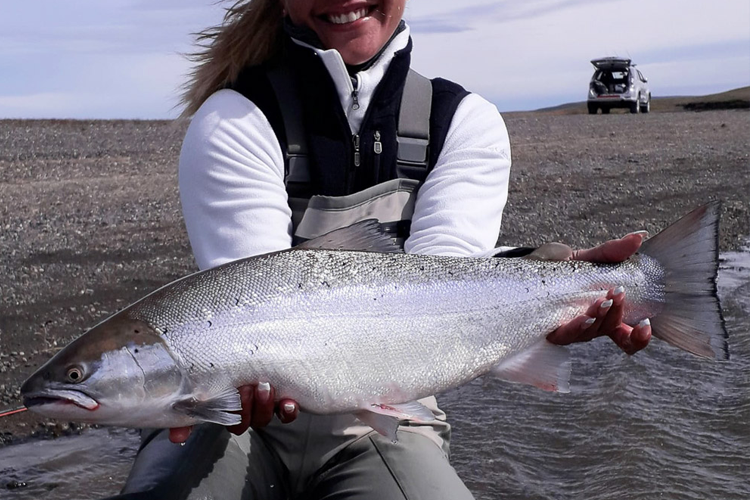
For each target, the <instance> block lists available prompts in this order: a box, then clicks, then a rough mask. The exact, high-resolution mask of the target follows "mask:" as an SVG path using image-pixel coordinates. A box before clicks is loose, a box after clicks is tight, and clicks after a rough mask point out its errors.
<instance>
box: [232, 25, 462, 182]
mask: <svg viewBox="0 0 750 500" xmlns="http://www.w3.org/2000/svg"><path fill="white" fill-rule="evenodd" d="M411 47H412V44H411V40H409V43H408V45H407V46H406V47H405V48H404V49H402V50H400V51H398V52H396V54H395V55H394V57H393V60H392V61H391V63H390V65H389V67H388V70H387V71H386V73H385V75H384V76H383V78H382V80H381V81H380V83H379V84H378V86H377V88H376V89H375V92H374V93H373V96H372V99H371V101H370V105H369V108H368V110H367V113H366V115H365V118H364V121H363V122H362V126H361V128H360V131H359V134H357V136H358V138H357V140H358V142H359V151H360V165H359V166H355V162H354V153H355V145H354V141H355V137H354V136H353V135H352V133H351V129H350V127H349V122H348V121H347V118H346V115H345V114H344V110H343V109H342V108H341V103H340V101H339V97H338V93H337V91H336V88H335V86H334V83H333V80H332V79H331V76H330V74H329V73H328V70H327V69H326V67H325V65H324V64H323V62H322V61H321V60H320V58H319V57H318V56H317V54H315V52H313V51H312V50H310V49H308V48H306V47H301V46H299V45H297V44H296V43H294V42H292V41H291V40H290V39H287V43H286V44H285V50H284V55H283V57H284V58H286V61H285V62H287V63H288V64H289V66H290V67H291V68H293V70H292V75H293V79H294V82H295V84H296V87H297V91H298V92H299V96H300V99H301V102H302V107H303V110H302V117H303V121H304V123H303V128H304V130H305V133H306V135H307V143H308V148H309V158H308V161H309V165H310V167H309V168H310V174H311V178H312V182H311V185H310V189H311V192H310V193H309V194H310V195H313V194H319V195H326V196H344V195H348V194H352V193H355V192H358V191H361V190H363V189H366V188H368V187H371V186H374V185H376V184H379V183H381V182H385V181H388V180H391V179H395V178H397V177H398V172H397V169H396V153H397V142H396V126H397V121H398V113H399V109H400V104H401V94H402V92H403V89H404V83H405V80H406V74H407V72H408V71H409V65H410V62H411ZM278 64H279V61H270V62H268V63H266V64H263V65H261V66H253V67H248V68H245V69H244V70H243V71H242V72H241V73H240V75H239V77H238V78H237V80H236V81H235V82H234V83H233V84H232V85H230V86H229V88H231V89H233V90H235V91H237V92H239V93H240V94H242V95H243V96H245V97H246V98H248V99H249V100H250V101H252V102H253V103H254V104H255V105H256V106H258V107H259V108H260V110H261V111H262V112H263V114H264V115H265V116H266V118H267V119H268V121H269V122H270V124H271V127H272V128H273V130H274V132H275V134H276V137H277V139H278V141H279V143H280V145H281V149H282V151H286V145H287V144H286V132H285V129H284V122H283V117H282V114H281V110H280V108H279V104H278V102H277V98H276V93H275V92H274V89H273V88H272V86H271V83H270V81H269V79H268V76H267V73H268V71H269V70H270V69H271V68H273V67H274V66H275V65H278ZM432 89H433V91H432V111H431V115H430V147H429V162H428V170H431V169H432V168H433V167H434V166H435V163H436V162H437V159H438V157H439V155H440V152H441V150H442V148H443V144H444V142H445V137H446V135H447V133H448V128H449V127H450V123H451V120H452V119H453V114H454V113H455V111H456V108H457V107H458V105H459V103H460V102H461V100H462V99H463V98H464V97H465V96H466V95H467V94H468V92H467V91H466V90H464V89H463V87H461V86H460V85H457V84H455V83H452V82H449V81H447V80H444V79H442V78H436V79H434V80H432ZM376 137H379V139H380V141H379V142H380V143H381V144H382V148H378V149H379V151H380V152H379V153H376V148H375V142H376ZM421 175H422V176H423V177H424V176H425V175H426V172H423V173H422V174H421ZM410 177H411V176H410ZM416 180H420V181H421V180H424V179H416Z"/></svg>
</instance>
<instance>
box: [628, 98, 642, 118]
mask: <svg viewBox="0 0 750 500" xmlns="http://www.w3.org/2000/svg"><path fill="white" fill-rule="evenodd" d="M640 110H641V96H640V95H639V96H638V97H637V98H636V100H635V101H633V102H631V103H630V112H631V113H633V114H637V113H638V112H639V111H640Z"/></svg>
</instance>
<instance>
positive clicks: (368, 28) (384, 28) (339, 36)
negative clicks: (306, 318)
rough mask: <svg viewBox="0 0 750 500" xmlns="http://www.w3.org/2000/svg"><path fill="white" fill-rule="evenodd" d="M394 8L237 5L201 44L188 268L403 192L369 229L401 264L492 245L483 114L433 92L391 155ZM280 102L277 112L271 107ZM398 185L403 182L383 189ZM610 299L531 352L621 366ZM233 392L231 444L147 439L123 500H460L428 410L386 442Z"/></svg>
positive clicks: (495, 170) (483, 107)
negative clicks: (296, 173) (390, 233)
mask: <svg viewBox="0 0 750 500" xmlns="http://www.w3.org/2000/svg"><path fill="white" fill-rule="evenodd" d="M405 1H406V0H366V1H337V0H330V1H328V0H251V1H240V2H238V3H237V4H235V6H234V7H233V8H232V9H230V11H229V13H228V15H227V18H226V19H225V23H224V25H223V26H221V27H219V28H217V29H215V30H211V31H208V32H206V33H204V36H203V40H204V41H206V40H208V41H209V42H210V43H209V44H208V47H207V49H206V51H205V52H204V53H203V54H202V55H200V56H199V61H200V62H201V65H200V66H199V67H198V70H197V71H196V73H195V75H194V79H193V81H192V83H191V85H190V86H189V89H188V92H187V94H186V102H187V105H188V106H187V110H186V114H187V115H193V119H192V122H191V125H190V127H189V130H188V132H187V135H186V138H185V142H184V145H183V149H182V154H181V158H180V192H181V200H182V204H183V212H184V216H185V222H186V225H187V229H188V234H189V237H190V241H191V245H192V248H193V253H194V255H195V258H196V260H197V262H198V265H199V266H200V267H201V268H202V269H205V268H210V267H213V266H216V265H219V264H222V263H224V262H228V261H231V260H235V259H239V258H243V257H247V256H251V255H257V254H261V253H266V252H271V251H276V250H281V249H284V248H289V247H290V246H291V245H292V242H293V239H294V237H295V236H298V237H299V236H300V231H301V230H302V229H304V228H308V229H309V228H310V227H313V228H314V229H313V230H312V233H316V231H317V233H320V232H323V231H322V228H323V227H326V228H328V229H330V226H329V225H327V224H328V223H329V222H330V221H331V219H332V218H333V216H332V215H331V211H328V212H326V210H325V207H326V206H329V207H330V206H336V207H338V208H340V207H345V210H356V209H355V208H353V207H361V206H362V202H363V200H364V202H365V203H371V202H372V201H373V200H374V199H381V198H382V195H383V194H384V193H385V194H386V195H388V196H390V195H395V196H394V199H395V197H396V196H401V194H403V193H404V192H406V193H407V194H408V196H406V197H400V198H399V199H405V200H406V201H404V202H403V203H404V205H403V206H400V210H401V211H400V213H402V214H403V213H406V216H404V219H405V220H395V221H384V220H383V217H380V215H379V214H381V213H382V212H380V211H379V210H381V209H380V208H377V209H375V213H376V214H378V215H379V218H380V220H381V222H394V223H396V224H395V225H396V226H398V228H400V230H401V231H402V233H403V234H401V236H403V237H404V239H405V241H404V242H403V243H404V248H405V250H406V251H407V252H411V253H431V254H441V255H456V256H468V255H472V254H478V253H481V252H485V251H487V250H489V249H491V248H492V247H494V244H495V239H496V235H497V234H498V233H499V230H500V223H501V218H502V211H503V208H504V205H505V202H506V199H507V192H508V174H509V169H510V144H509V140H508V136H507V132H506V129H505V126H504V124H503V121H502V118H501V117H500V115H499V114H498V113H497V110H496V109H495V107H494V106H493V105H492V104H490V103H489V102H487V101H485V100H484V99H482V98H481V97H479V96H477V95H476V94H470V93H468V92H466V91H465V90H463V89H462V88H461V87H460V86H458V85H456V84H454V83H452V82H447V81H445V80H441V79H435V80H433V81H432V82H431V84H430V85H429V87H430V92H431V96H432V97H431V100H430V103H428V105H429V104H431V107H430V113H431V114H430V115H429V140H428V141H425V142H424V144H422V147H423V149H417V155H416V156H417V157H419V155H420V154H421V153H423V156H424V158H423V160H422V161H421V163H420V161H411V160H413V159H414V158H410V159H408V160H407V161H405V160H404V159H403V158H402V152H401V149H400V148H401V144H402V143H404V142H407V143H408V141H407V140H405V139H403V138H402V136H401V131H400V126H401V118H400V117H399V110H400V109H401V108H403V107H404V106H406V105H407V104H404V100H403V99H402V96H403V95H406V94H405V92H406V91H405V90H404V87H405V86H407V83H406V82H407V80H408V79H409V77H408V75H409V60H410V51H411V40H410V37H409V28H408V26H406V24H405V23H403V21H402V19H401V18H402V15H403V10H404V7H405ZM279 68H282V69H281V70H279ZM279 75H282V76H279ZM297 100H299V103H298V105H295V106H293V108H294V109H292V110H291V111H285V110H284V109H283V108H284V107H285V106H286V107H289V105H288V102H289V101H293V102H295V103H296V102H297ZM418 111H419V110H418ZM295 112H296V113H298V116H296V117H295V118H293V119H294V120H299V122H300V124H301V125H302V128H303V129H304V133H303V135H304V141H305V142H307V144H306V147H307V148H308V149H309V151H308V153H307V154H306V156H305V159H304V163H305V167H304V168H303V170H304V171H305V172H306V173H305V175H304V176H303V177H305V179H306V180H305V181H304V182H303V183H302V190H301V191H303V192H302V193H301V194H300V193H299V192H297V193H294V192H292V191H293V190H292V189H291V188H290V175H291V174H290V171H291V170H292V167H291V165H292V160H291V159H290V156H291V155H290V154H289V151H290V150H291V149H292V148H290V144H291V143H292V142H293V141H292V139H290V135H291V134H292V132H291V131H290V130H289V125H290V124H289V121H290V117H289V113H295ZM417 114H418V113H417ZM417 142H418V141H417ZM420 151H421V153H420ZM285 152H286V153H287V154H285ZM405 165H406V166H405ZM415 165H416V166H415ZM407 167H408V168H407ZM409 168H411V169H412V170H409ZM415 169H416V171H418V173H416V174H414V175H412V174H413V172H414V171H415ZM420 169H423V170H420ZM404 172H407V174H404ZM408 172H411V173H410V174H409V173H408ZM410 176H411V177H416V180H415V179H406V181H404V182H405V183H402V182H400V181H399V180H398V179H399V178H403V177H407V178H408V177H410ZM420 176H421V177H420ZM394 181H395V182H396V184H394ZM409 181H413V182H412V184H409ZM405 185H406V188H404V186H405ZM383 186H385V187H383ZM394 186H395V187H394ZM373 189H374V190H375V191H373ZM304 191H307V193H306V194H305V193H304ZM362 193H365V194H364V195H363V194H362ZM373 193H376V194H373ZM311 194H312V195H325V196H324V197H320V196H317V197H315V196H314V197H313V198H312V201H310V204H309V207H308V208H307V209H306V210H305V209H304V207H305V206H307V199H308V198H309V195H311ZM352 197H353V198H352ZM299 199H302V200H303V201H304V203H303V204H302V208H301V209H299V210H295V209H296V208H297V207H295V206H290V205H294V203H292V201H294V200H299ZM467 200H471V201H481V203H467ZM327 204H328V205H327ZM331 204H333V205H331ZM313 207H318V208H320V210H318V208H316V209H315V210H313ZM321 207H322V208H321ZM404 207H406V208H404ZM338 208H337V210H338ZM314 211H315V212H316V213H315V217H317V218H316V219H315V220H316V222H314V223H311V222H310V220H311V219H313V217H312V215H311V213H312V212H314ZM321 214H322V215H321ZM355 215H357V214H355ZM318 216H320V217H318ZM321 221H322V222H321ZM402 222H407V224H402ZM408 222H410V225H409V224H408ZM316 224H317V226H316ZM335 224H336V222H334V225H335ZM311 235H312V236H314V235H315V234H306V235H305V236H306V237H309V236H311ZM641 238H642V236H641V235H640V234H633V235H628V236H626V237H625V238H623V239H621V240H615V241H611V242H608V243H606V244H604V245H602V246H600V247H597V248H594V249H589V250H582V251H578V252H572V251H571V250H570V249H568V248H567V247H561V246H557V247H556V246H548V247H543V248H542V249H540V250H538V251H536V252H535V253H534V254H533V257H535V258H552V259H567V258H576V259H580V260H592V261H615V262H616V261H621V260H624V259H625V258H627V257H628V256H630V255H631V254H632V253H634V252H635V251H636V250H637V249H638V247H639V246H640V243H641ZM624 297H625V294H624V293H623V291H622V289H617V290H612V291H610V292H609V295H608V296H607V298H606V299H600V300H599V301H597V302H596V303H595V304H592V306H591V309H590V310H589V311H588V315H586V316H581V317H580V318H576V319H575V320H573V321H572V322H571V323H569V324H567V325H565V326H563V327H561V328H559V329H558V330H557V331H555V332H554V333H553V334H551V335H550V337H549V340H550V341H553V342H555V343H560V344H567V343H571V342H575V341H584V340H590V339H591V338H594V337H596V336H600V335H609V336H610V337H612V338H613V340H615V342H616V343H617V344H618V345H619V346H620V347H622V348H623V349H624V350H626V351H627V352H630V353H632V352H635V351H637V350H638V349H640V348H643V347H644V346H645V345H646V344H647V343H648V340H649V338H650V328H649V326H648V324H643V325H639V327H637V328H636V329H632V328H630V327H629V326H627V325H623V324H621V320H622V313H623V301H624ZM240 391H241V395H242V398H243V411H242V417H243V423H242V424H240V425H239V426H236V427H234V428H232V429H230V430H231V431H232V432H233V433H235V434H237V435H236V436H232V437H230V434H229V433H228V432H227V431H226V430H225V429H223V428H220V427H218V426H214V425H206V426H198V427H197V428H196V429H194V430H193V431H192V432H193V435H192V436H191V435H190V434H191V430H190V429H188V428H182V429H171V430H170V432H169V433H167V432H164V431H162V432H159V431H157V432H154V433H151V434H149V435H148V436H147V437H146V438H145V439H144V445H143V447H142V450H141V452H140V453H139V456H138V459H137V460H136V463H135V465H134V468H133V472H132V473H131V477H130V479H129V481H128V484H127V485H126V487H125V489H124V493H135V492H144V493H143V495H144V496H147V495H151V496H154V497H155V496H159V497H160V498H163V497H164V496H169V495H171V496H172V497H177V498H186V497H188V496H189V497H190V498H206V497H207V498H287V497H297V496H301V497H303V498H333V497H336V498H358V499H359V498H361V499H367V498H373V499H375V498H378V499H381V498H408V499H417V498H446V499H448V498H450V499H462V498H466V499H468V498H471V494H470V493H469V491H468V490H467V489H466V487H465V486H464V485H463V483H462V482H461V480H460V479H459V478H458V477H457V475H456V473H455V471H454V470H453V469H452V467H451V466H450V464H449V462H448V441H449V436H450V427H449V425H448V424H447V423H446V422H445V416H444V414H443V413H442V412H441V411H440V410H439V409H438V408H437V405H436V402H435V400H434V398H427V399H425V400H422V401H421V402H422V403H423V404H425V405H426V406H427V407H428V408H430V409H431V410H432V411H433V413H435V415H436V417H437V420H436V421H435V422H434V423H431V424H430V425H421V426H420V425H414V424H412V425H404V426H402V428H401V432H399V442H398V443H396V444H394V443H392V442H390V441H389V440H387V439H385V438H383V437H382V436H380V435H379V434H377V433H373V432H372V431H371V429H370V428H369V427H366V426H363V425H362V424H361V423H360V422H358V421H357V420H355V419H354V417H352V416H348V415H344V416H313V415H308V414H304V413H302V414H299V415H298V409H297V406H296V403H295V402H294V401H290V400H284V401H281V402H278V403H277V404H275V403H274V400H275V398H274V391H273V388H272V387H270V386H269V385H268V384H266V383H260V384H258V385H257V386H254V387H243V388H241V389H240ZM274 410H275V411H276V412H277V413H278V415H279V420H280V421H276V420H273V418H272V417H273V413H274ZM281 422H286V424H285V425H282V424H281ZM251 425H252V429H250V430H248V427H249V426H251ZM167 434H168V435H167ZM189 436H190V437H189ZM170 440H171V441H172V442H175V443H183V445H184V446H182V447H180V446H175V445H173V444H171V443H170V442H169V441H170ZM136 497H137V495H136Z"/></svg>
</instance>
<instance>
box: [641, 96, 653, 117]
mask: <svg viewBox="0 0 750 500" xmlns="http://www.w3.org/2000/svg"><path fill="white" fill-rule="evenodd" d="M649 111H651V96H648V98H646V104H644V105H643V106H641V113H648V112H649Z"/></svg>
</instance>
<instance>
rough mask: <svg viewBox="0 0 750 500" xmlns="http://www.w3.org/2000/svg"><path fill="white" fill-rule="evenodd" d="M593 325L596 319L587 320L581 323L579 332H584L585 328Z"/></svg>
mask: <svg viewBox="0 0 750 500" xmlns="http://www.w3.org/2000/svg"><path fill="white" fill-rule="evenodd" d="M594 323H596V318H589V319H587V320H586V321H584V322H583V323H581V330H585V329H586V328H588V327H590V326H591V325H593V324H594Z"/></svg>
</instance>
